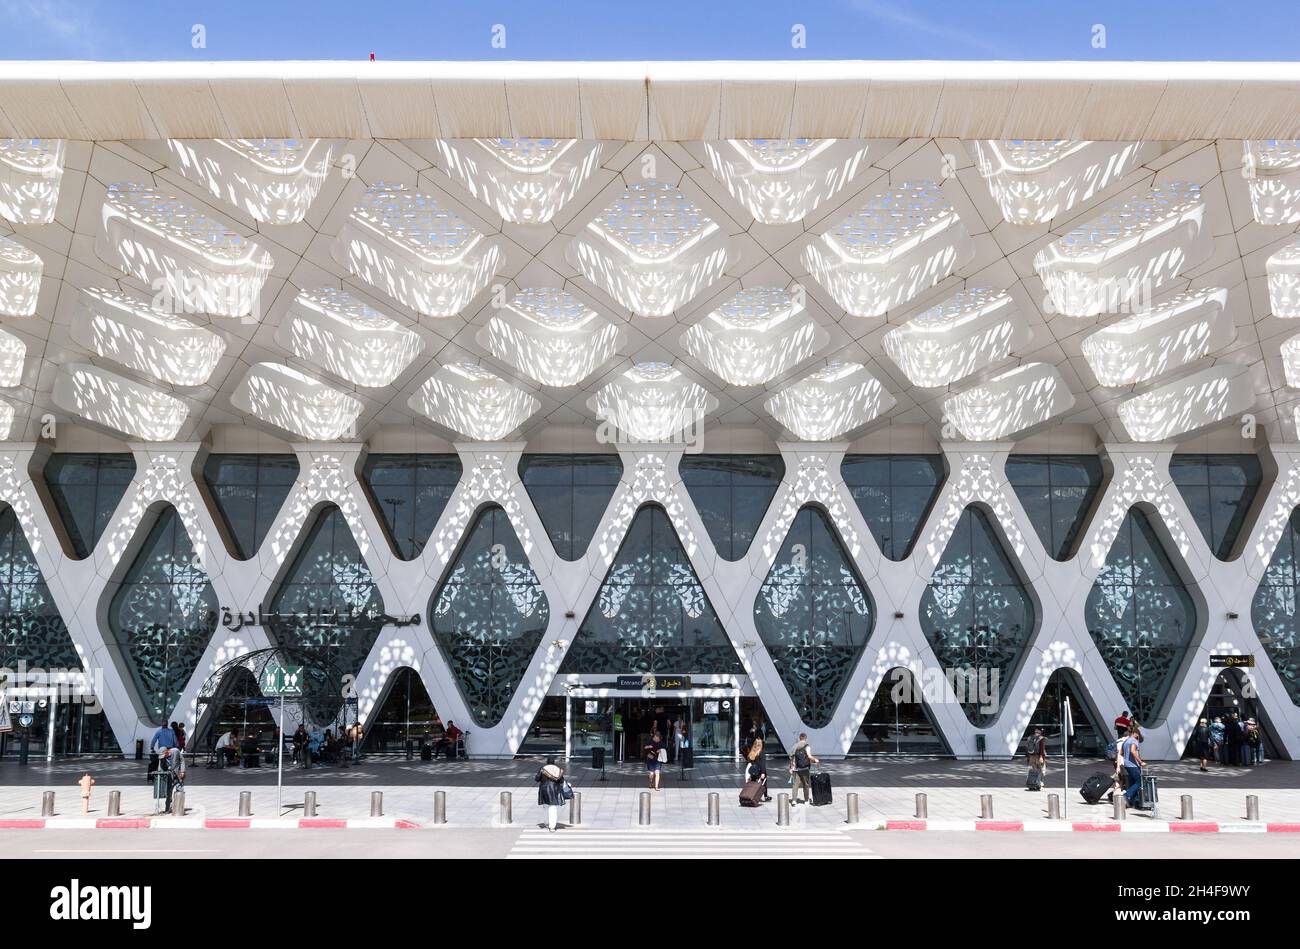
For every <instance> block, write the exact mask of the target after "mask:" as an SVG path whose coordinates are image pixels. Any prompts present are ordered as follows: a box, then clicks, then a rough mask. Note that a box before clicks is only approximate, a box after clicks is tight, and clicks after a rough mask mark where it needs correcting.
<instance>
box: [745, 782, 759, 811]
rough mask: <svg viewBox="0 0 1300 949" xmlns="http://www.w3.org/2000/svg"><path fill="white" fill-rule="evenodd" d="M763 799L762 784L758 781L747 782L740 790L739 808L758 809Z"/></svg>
mask: <svg viewBox="0 0 1300 949" xmlns="http://www.w3.org/2000/svg"><path fill="white" fill-rule="evenodd" d="M762 798H763V784H762V782H760V781H747V782H745V786H744V787H743V788H741V789H740V806H741V807H758V805H759V802H760V801H761V800H762Z"/></svg>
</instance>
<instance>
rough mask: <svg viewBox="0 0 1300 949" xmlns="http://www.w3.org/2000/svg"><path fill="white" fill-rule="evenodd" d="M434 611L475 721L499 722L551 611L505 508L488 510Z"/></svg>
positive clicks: (433, 621) (434, 625)
mask: <svg viewBox="0 0 1300 949" xmlns="http://www.w3.org/2000/svg"><path fill="white" fill-rule="evenodd" d="M429 612H430V615H429V626H430V628H431V629H432V630H433V635H434V638H435V639H436V640H437V641H438V645H439V647H440V648H441V649H442V655H443V658H444V659H445V660H446V661H447V664H448V665H449V666H450V667H451V673H452V675H453V676H454V677H455V679H456V684H457V686H459V688H460V692H461V695H462V696H463V697H464V699H465V704H466V705H468V706H469V708H470V712H471V713H472V714H473V716H474V721H475V722H476V723H477V724H479V725H482V726H484V727H490V726H492V725H495V724H497V723H498V722H499V721H501V718H502V716H503V715H505V712H506V708H507V707H508V706H509V704H510V699H511V698H512V697H513V696H514V694H515V690H516V689H517V688H518V687H519V683H520V682H521V681H522V680H523V677H524V672H525V671H526V670H527V669H528V663H529V662H530V660H531V659H532V658H533V654H534V653H535V652H536V651H537V646H538V644H539V643H541V641H542V636H543V635H545V633H546V625H547V623H548V622H549V620H550V615H551V613H550V605H549V604H548V603H547V601H546V594H545V592H543V590H542V585H541V583H540V582H539V581H538V579H537V574H535V573H534V572H533V568H532V567H531V566H530V565H529V563H528V558H527V557H526V556H525V555H524V550H523V547H521V546H520V544H519V538H518V537H517V536H515V530H514V527H513V526H511V524H510V518H509V516H508V515H507V514H506V512H505V511H503V510H502V509H501V508H500V507H497V506H496V505H492V506H489V507H486V508H484V509H483V510H482V511H480V512H479V514H478V516H477V517H476V518H475V519H474V523H473V524H472V525H471V526H470V529H469V534H468V535H467V536H466V538H465V541H464V543H462V544H461V548H460V550H459V551H458V552H457V554H456V557H455V559H454V560H453V561H452V562H451V565H450V566H449V568H448V571H447V576H446V577H445V578H444V579H443V581H442V584H441V585H440V586H439V587H438V591H437V593H435V594H434V597H433V603H432V605H431V606H430V611H429Z"/></svg>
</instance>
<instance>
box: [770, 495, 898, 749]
mask: <svg viewBox="0 0 1300 949" xmlns="http://www.w3.org/2000/svg"><path fill="white" fill-rule="evenodd" d="M754 623H755V624H756V626H757V627H758V634H759V636H761V637H762V638H763V643H764V645H766V646H767V651H768V654H769V655H770V656H771V657H772V662H773V663H774V664H775V665H776V668H777V671H778V672H779V673H780V675H781V681H782V682H783V683H785V687H786V690H787V691H788V692H789V693H790V697H791V698H792V699H793V700H794V704H795V708H797V709H798V710H799V714H800V716H801V717H802V718H803V721H804V723H805V724H807V725H810V726H812V727H813V728H821V727H823V726H825V725H828V724H829V723H830V721H831V718H832V716H833V715H834V712H835V703H836V702H838V701H839V698H840V693H841V692H843V691H844V684H845V683H846V682H847V681H848V679H849V676H850V675H851V674H852V672H853V667H854V665H855V664H856V663H857V660H858V657H859V656H861V655H862V650H863V648H864V647H865V646H866V644H867V640H868V639H869V638H871V630H872V628H873V626H874V625H875V608H874V605H873V603H872V601H871V594H870V593H869V592H867V587H866V584H864V583H863V582H862V580H861V578H860V577H859V576H858V574H857V570H856V569H855V568H854V566H853V561H852V560H850V559H849V556H848V554H847V553H845V551H844V547H843V545H842V544H841V543H840V539H839V536H838V535H837V534H836V532H835V528H834V527H833V526H832V525H831V522H830V519H829V518H827V516H826V514H825V512H823V511H822V510H821V509H820V508H816V507H804V508H802V509H801V510H800V511H799V513H798V514H796V515H795V518H794V521H793V523H792V524H791V525H790V532H789V533H788V534H787V535H786V538H785V542H784V543H783V544H782V545H781V551H780V553H778V554H777V557H776V561H775V562H774V563H773V564H772V567H771V569H770V570H769V571H768V574H767V578H766V579H765V580H764V581H763V585H762V587H761V588H759V591H758V599H757V600H756V601H755V603H754Z"/></svg>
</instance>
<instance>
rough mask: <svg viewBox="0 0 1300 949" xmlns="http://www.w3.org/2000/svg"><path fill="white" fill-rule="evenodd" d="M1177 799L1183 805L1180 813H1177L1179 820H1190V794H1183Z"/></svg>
mask: <svg viewBox="0 0 1300 949" xmlns="http://www.w3.org/2000/svg"><path fill="white" fill-rule="evenodd" d="M1178 800H1179V803H1181V804H1182V806H1183V810H1182V813H1181V814H1180V815H1179V820H1191V819H1192V796H1191V795H1190V794H1184V795H1183V796H1182V797H1180V798H1179V799H1178Z"/></svg>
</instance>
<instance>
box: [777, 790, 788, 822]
mask: <svg viewBox="0 0 1300 949" xmlns="http://www.w3.org/2000/svg"><path fill="white" fill-rule="evenodd" d="M776 826H777V827H789V826H790V795H789V794H786V793H784V792H782V793H781V794H778V795H777V796H776Z"/></svg>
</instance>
